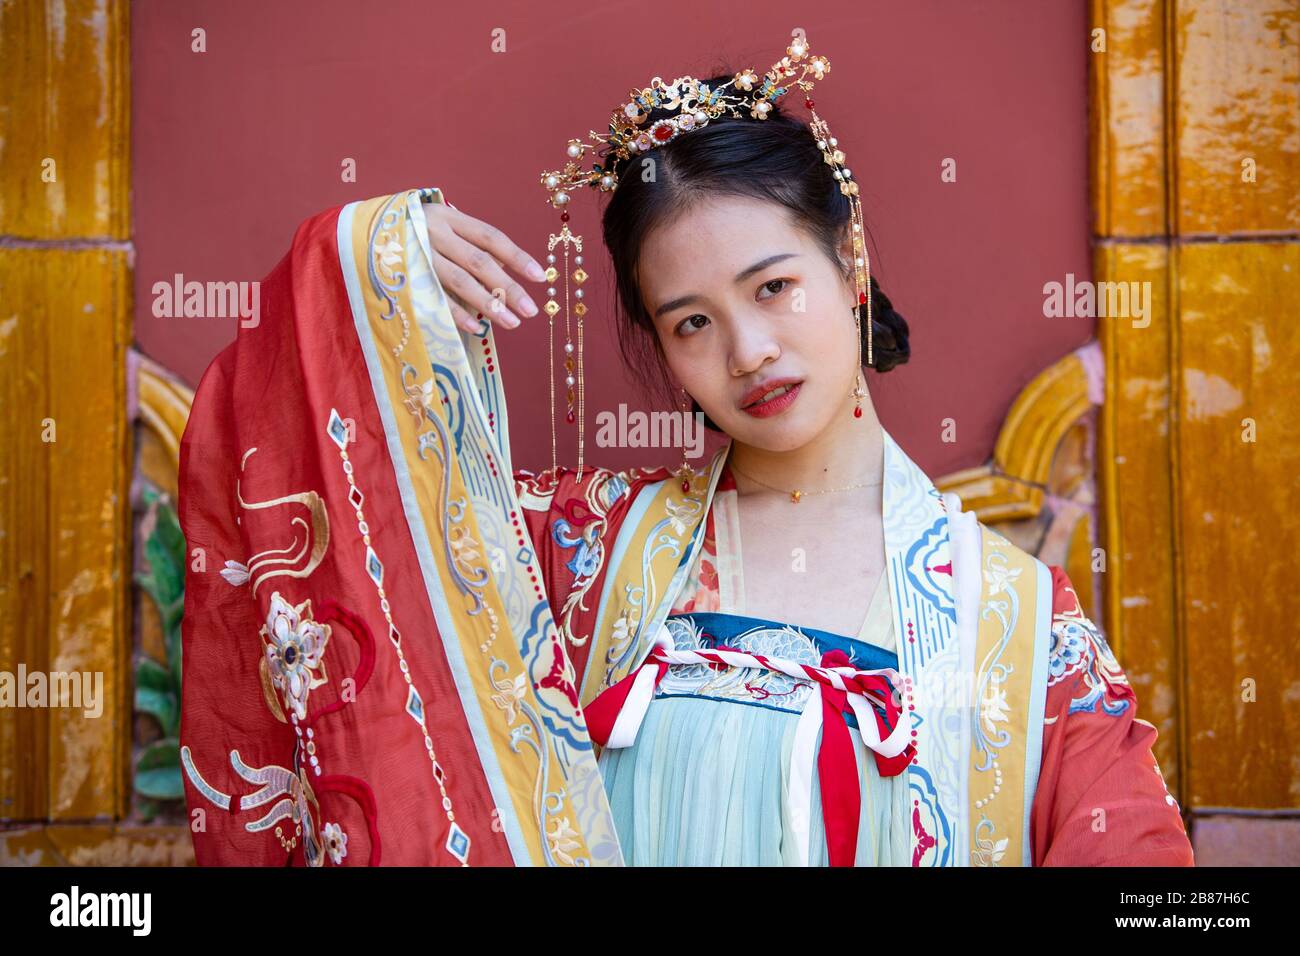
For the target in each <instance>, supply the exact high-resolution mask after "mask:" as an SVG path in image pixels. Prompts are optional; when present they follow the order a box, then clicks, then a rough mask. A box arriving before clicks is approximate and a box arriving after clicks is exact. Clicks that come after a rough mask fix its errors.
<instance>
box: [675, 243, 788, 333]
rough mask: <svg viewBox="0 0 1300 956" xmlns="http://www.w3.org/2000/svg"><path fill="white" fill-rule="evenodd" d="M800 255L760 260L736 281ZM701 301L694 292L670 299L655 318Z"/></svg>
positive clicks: (781, 255) (736, 279) (785, 254)
mask: <svg viewBox="0 0 1300 956" xmlns="http://www.w3.org/2000/svg"><path fill="white" fill-rule="evenodd" d="M798 255H799V254H798V253H797V252H778V253H777V254H776V255H774V256H768V257H767V258H766V259H759V260H758V261H757V262H755V263H754V264H753V265H752V266H749V267H748V268H746V269H742V270H741V271H740V273H738V274H737V276H736V278H735V280H734V281H735V282H744V281H745V280H746V279H748V278H749V277H750V276H752V275H753V274H754V273H755V272H761V271H762V270H763V269H766V268H767V267H768V266H770V265H773V264H775V263H777V262H781V261H782V260H785V259H793V258H795V257H797V256H798ZM699 299H700V296H699V295H698V294H697V293H694V292H692V293H690V294H688V295H683V296H678V297H677V298H676V299H670V300H668V301H667V302H665V303H664V304H663V305H661V306H659V308H657V309H655V314H654V317H655V318H656V319H657V318H659V316H661V315H663V314H664V313H665V312H671V311H672V310H673V309H680V308H681V307H682V306H684V305H690V304H691V303H692V302H697V301H699Z"/></svg>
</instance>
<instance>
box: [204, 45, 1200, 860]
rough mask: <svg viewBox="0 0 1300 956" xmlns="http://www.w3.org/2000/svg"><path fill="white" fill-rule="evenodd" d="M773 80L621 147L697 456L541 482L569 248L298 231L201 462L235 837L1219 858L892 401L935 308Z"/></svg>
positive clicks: (211, 666)
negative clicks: (643, 145)
mask: <svg viewBox="0 0 1300 956" xmlns="http://www.w3.org/2000/svg"><path fill="white" fill-rule="evenodd" d="M787 54H788V56H787V60H786V61H783V62H786V63H787V64H788V62H789V57H790V56H793V57H794V59H795V60H796V61H798V60H799V59H800V58H801V57H803V56H806V48H805V47H804V46H801V45H798V44H792V47H791V49H790V50H788V51H787ZM779 66H780V65H779V64H778V67H779ZM739 78H740V74H736V75H734V76H733V75H731V74H728V75H725V76H720V77H714V78H711V79H710V80H708V81H705V84H706V86H707V88H708V89H711V90H717V89H720V88H722V87H723V86H725V85H726V84H728V83H729V82H730V81H732V80H733V79H737V80H738V79H739ZM775 99H776V98H773V100H775ZM677 105H678V106H680V104H677ZM769 106H770V109H768V110H765V111H763V116H762V118H751V117H747V116H732V115H726V116H720V117H716V118H713V119H712V120H711V121H710V122H708V123H707V124H700V125H698V127H696V128H691V129H690V131H689V132H685V131H683V133H682V135H676V136H673V137H672V138H671V140H670V141H668V142H665V143H663V144H662V145H656V146H655V147H654V148H653V150H651V151H644V150H643V151H642V156H641V158H643V159H644V158H645V157H646V156H651V157H653V159H654V166H653V169H654V175H652V176H645V175H643V171H644V169H645V166H644V164H643V163H634V162H632V161H630V160H629V161H624V162H622V163H619V164H616V165H615V166H614V167H613V168H612V170H611V174H612V175H613V176H614V178H615V180H616V188H615V189H613V190H612V195H611V198H610V201H609V204H608V206H607V207H606V209H605V213H604V240H605V245H606V247H607V248H608V250H609V252H610V255H611V256H612V258H613V263H614V269H615V274H616V276H617V281H618V293H619V302H620V306H621V315H620V320H621V325H620V337H621V343H622V347H623V348H622V351H623V354H624V356H625V358H626V360H627V362H628V363H629V366H630V367H631V368H634V369H636V370H637V371H638V372H642V371H645V370H647V369H654V371H646V375H647V377H648V378H649V379H650V380H651V382H652V383H653V382H654V380H656V379H657V380H658V381H661V382H663V383H668V382H675V383H676V384H677V385H678V386H679V387H680V389H681V390H682V394H683V395H685V396H689V398H690V399H691V400H692V402H693V403H694V404H693V407H694V408H695V409H697V410H701V411H703V412H704V413H705V415H706V416H707V419H708V423H709V425H710V427H712V428H714V429H716V430H718V431H721V432H723V433H725V434H726V435H727V437H728V439H729V440H728V442H727V444H726V446H725V447H724V448H723V449H722V450H721V451H719V452H718V453H717V454H716V455H715V456H714V457H713V459H712V460H711V461H710V462H709V463H708V464H706V465H704V466H703V467H700V468H690V469H683V468H676V469H674V468H673V467H671V466H666V467H663V468H659V469H654V470H642V469H633V470H630V471H626V472H613V471H610V470H608V469H603V468H599V467H591V466H585V467H582V468H579V469H573V468H566V467H557V468H551V469H547V470H546V471H544V472H541V473H540V474H534V473H532V472H529V471H526V470H522V469H521V470H518V471H516V470H515V469H513V468H512V466H511V463H510V451H509V437H508V422H507V416H506V405H505V401H504V395H505V393H504V388H503V385H502V381H501V375H500V368H499V365H498V362H497V358H496V349H495V345H494V337H493V323H494V324H495V328H496V329H497V330H501V329H512V328H515V327H518V325H519V324H520V322H521V317H522V321H528V320H529V317H530V316H533V315H535V314H537V309H536V305H535V304H533V303H532V302H531V300H530V299H529V297H528V294H527V292H526V291H525V288H524V286H523V285H521V284H520V282H519V281H517V280H516V278H515V276H518V277H520V278H521V279H524V281H530V280H531V281H537V278H538V275H539V274H540V265H539V264H538V263H536V262H534V261H533V260H532V259H531V257H530V256H528V254H526V253H525V252H523V250H522V249H520V248H519V247H518V246H517V245H516V244H515V243H514V242H513V241H511V240H510V239H509V238H508V237H507V236H506V235H505V234H504V233H503V232H501V231H500V230H498V229H495V228H494V227H492V226H490V225H488V224H486V223H484V222H482V221H480V220H478V219H476V218H474V217H473V216H472V215H470V214H469V213H467V212H464V211H461V210H457V209H455V208H453V207H452V206H450V205H449V204H447V203H446V202H445V201H444V199H443V196H442V194H441V192H440V191H438V190H433V189H431V190H421V191H412V192H409V193H403V194H398V195H396V196H392V197H383V198H380V199H376V200H371V201H369V202H365V203H353V204H350V205H348V206H345V207H343V208H342V209H337V210H331V211H329V212H327V213H323V214H321V215H320V216H317V217H314V218H313V219H311V220H308V222H307V223H305V224H304V225H303V226H302V227H301V228H300V230H299V232H298V234H297V236H296V237H295V241H294V245H293V249H292V251H291V253H290V255H289V256H287V257H286V258H285V259H284V260H283V261H282V262H281V263H280V265H279V266H278V267H277V269H276V270H275V271H274V272H273V273H272V274H271V275H270V276H269V277H268V278H267V280H266V281H265V282H264V283H263V286H262V290H263V305H262V313H263V320H262V323H261V325H260V326H259V327H258V328H256V329H247V330H241V333H240V337H239V339H238V340H237V342H236V343H235V344H234V345H232V346H231V347H230V348H229V349H227V350H226V351H225V352H223V353H222V355H221V356H219V357H218V358H217V360H216V361H215V362H214V363H213V365H212V367H211V368H210V369H209V371H208V373H207V374H206V375H205V377H204V379H203V382H202V384H201V385H200V388H199V391H198V395H197V397H196V400H195V406H194V411H193V416H192V419H191V423H190V426H189V428H188V429H187V432H186V436H185V441H184V445H183V450H182V497H181V510H182V522H183V526H184V530H185V532H186V536H187V539H188V541H189V545H190V547H191V549H195V553H196V554H199V553H200V549H201V556H202V558H203V559H204V560H202V561H200V560H198V559H197V558H196V561H195V564H194V565H192V567H191V570H190V573H189V574H188V576H187V590H186V618H185V625H184V638H185V674H184V688H185V694H184V710H183V725H182V745H183V747H182V762H183V765H184V769H185V773H186V779H187V797H188V799H189V801H190V807H191V811H192V812H198V811H200V810H202V811H204V812H203V814H202V816H203V818H204V822H205V826H204V828H203V829H197V828H196V829H195V848H196V853H197V855H198V859H199V861H200V862H201V863H226V862H230V863H235V862H238V863H255V862H260V863H267V864H274V863H281V864H282V863H284V862H286V861H289V862H295V863H306V864H308V865H321V864H324V863H333V864H340V863H365V862H369V863H380V862H384V863H422V864H462V865H482V864H489V865H490V864H508V863H516V864H529V863H536V864H548V865H586V864H592V863H597V864H599V863H618V862H620V861H622V862H625V863H628V864H633V865H780V864H785V865H797V866H802V865H826V864H830V865H860V866H869V865H912V866H943V865H1021V864H1032V865H1043V864H1074V865H1100V864H1130V865H1187V864H1190V863H1191V850H1190V846H1189V844H1188V840H1187V837H1186V833H1185V831H1184V828H1183V825H1182V821H1181V818H1180V816H1179V813H1178V809H1177V806H1176V804H1175V803H1174V801H1173V799H1172V797H1170V796H1169V794H1168V792H1167V791H1166V789H1165V786H1164V783H1163V780H1162V779H1161V777H1160V773H1159V769H1158V767H1157V765H1156V762H1155V760H1154V758H1153V756H1152V750H1151V746H1152V743H1153V741H1154V739H1155V736H1156V732H1155V728H1154V727H1153V726H1152V725H1150V724H1148V723H1145V722H1144V721H1141V720H1139V719H1138V718H1137V702H1136V698H1135V696H1134V694H1133V690H1132V687H1131V686H1130V685H1129V683H1128V681H1127V680H1126V679H1125V677H1124V674H1123V672H1122V670H1121V669H1120V668H1119V666H1118V664H1117V663H1116V661H1115V659H1114V657H1113V656H1112V655H1111V653H1110V651H1109V649H1108V648H1107V646H1106V643H1105V640H1104V639H1103V638H1102V636H1101V634H1100V633H1099V631H1098V630H1097V629H1096V627H1095V626H1094V625H1093V624H1092V623H1091V622H1090V621H1089V620H1088V619H1087V618H1086V617H1085V616H1084V615H1083V614H1082V612H1081V610H1080V608H1079V605H1078V602H1077V599H1076V597H1075V594H1074V591H1073V589H1072V588H1071V586H1070V583H1069V581H1068V579H1067V578H1066V576H1065V574H1064V572H1063V571H1061V570H1060V569H1059V568H1054V567H1053V568H1048V567H1046V566H1044V565H1043V564H1042V563H1041V562H1039V561H1037V560H1036V559H1034V558H1033V557H1032V556H1030V555H1027V554H1025V553H1024V552H1021V551H1019V550H1018V549H1016V548H1015V547H1014V546H1012V545H1011V544H1010V543H1009V542H1007V541H1006V540H1005V539H1003V538H1001V537H1000V536H998V535H997V534H996V533H994V532H992V531H990V530H989V529H987V528H983V527H982V526H981V525H979V523H978V522H977V521H976V520H975V519H974V517H973V515H971V514H970V513H962V512H961V510H960V502H959V501H958V500H957V499H956V498H955V497H954V496H951V495H944V496H941V495H939V494H938V493H937V492H936V491H935V489H934V487H933V485H932V484H931V483H930V481H929V479H928V478H927V477H926V476H925V475H924V474H923V473H922V472H921V471H920V469H919V468H917V466H916V465H915V464H914V463H913V462H912V461H911V460H910V459H909V458H908V457H907V456H906V455H905V454H904V453H903V451H902V450H901V449H900V448H899V447H898V445H897V444H896V443H895V442H894V441H893V440H892V439H891V438H890V437H889V435H888V434H887V433H886V432H885V431H884V430H883V429H882V428H881V425H880V423H879V421H878V419H877V417H876V415H875V412H874V409H873V406H872V403H871V401H870V398H869V396H868V395H867V394H866V392H865V384H866V379H865V375H864V372H863V367H864V365H865V364H867V352H868V349H867V343H866V339H867V335H868V334H871V335H872V339H873V341H872V346H871V349H870V351H871V353H872V354H871V363H870V364H871V367H873V368H874V370H875V371H876V372H877V373H883V372H887V371H888V370H889V369H891V368H893V367H894V366H895V365H897V364H900V363H902V362H905V361H907V358H908V355H909V346H908V326H907V323H906V322H905V321H904V320H903V318H902V317H901V316H900V315H898V314H897V313H896V312H895V311H894V310H893V308H892V306H891V304H890V302H889V300H888V298H886V297H885V295H884V293H883V292H882V291H881V290H880V288H879V286H878V284H876V282H875V281H874V279H873V280H871V281H870V296H871V302H870V303H864V302H862V301H861V298H862V297H861V296H860V294H859V288H860V287H859V286H858V285H856V284H855V282H856V281H858V280H859V278H860V277H859V276H857V275H856V273H855V266H859V267H860V265H861V263H860V262H855V259H856V258H857V256H856V252H857V250H856V249H855V243H854V239H855V236H854V232H855V230H854V229H853V224H854V221H855V219H854V217H853V215H852V209H851V204H850V202H849V200H848V198H847V197H848V193H846V191H845V190H844V189H843V188H842V185H843V183H844V179H842V178H840V177H839V176H836V175H833V170H832V168H831V165H830V164H828V163H827V162H826V161H824V160H825V150H824V149H823V147H822V146H819V144H818V137H817V135H816V134H815V133H814V131H813V130H812V129H810V128H809V125H808V124H807V123H805V122H804V121H802V120H800V119H798V118H797V117H795V116H793V115H791V114H790V113H789V112H788V111H786V110H783V109H782V108H781V106H780V105H779V104H778V103H776V102H774V101H773V102H770V103H769ZM673 115H674V110H673V109H672V108H671V107H670V106H662V105H661V106H656V107H655V108H654V109H652V110H649V111H648V115H646V116H645V117H643V121H644V122H645V124H646V125H647V127H648V128H649V127H652V126H653V124H655V123H656V122H658V121H660V120H663V119H665V118H668V117H671V116H673ZM823 145H824V144H823ZM421 200H423V202H421ZM552 264H553V263H552ZM579 265H580V263H579ZM533 267H537V269H536V270H534V269H533ZM547 281H549V282H551V283H554V275H553V274H552V277H551V278H549V279H548V280H547ZM868 305H869V306H870V308H868ZM488 320H490V321H488ZM458 329H459V331H458ZM218 568H219V569H220V574H219V575H215V574H212V573H211V570H216V569H218ZM593 741H594V743H593ZM213 808H216V809H217V810H219V811H220V812H219V813H214V812H211V811H212V810H213ZM272 833H273V834H274V836H273V837H272V836H271V834H272Z"/></svg>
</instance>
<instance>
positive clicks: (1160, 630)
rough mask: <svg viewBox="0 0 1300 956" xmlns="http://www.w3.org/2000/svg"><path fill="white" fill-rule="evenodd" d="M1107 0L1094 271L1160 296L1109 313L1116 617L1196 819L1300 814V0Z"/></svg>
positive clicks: (1110, 588)
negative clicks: (1237, 813) (1138, 311)
mask: <svg viewBox="0 0 1300 956" xmlns="http://www.w3.org/2000/svg"><path fill="white" fill-rule="evenodd" d="M1091 14H1092V23H1091V24H1090V26H1091V28H1092V30H1093V31H1094V32H1093V35H1092V39H1093V42H1094V47H1093V49H1094V53H1093V57H1092V77H1091V82H1092V92H1093V107H1092V115H1091V118H1090V120H1091V127H1092V134H1093V136H1092V151H1093V164H1092V167H1093V169H1092V189H1093V200H1094V208H1095V210H1096V218H1095V230H1096V254H1095V263H1096V270H1095V274H1096V277H1097V278H1098V279H1099V280H1100V281H1139V282H1142V281H1146V282H1150V283H1151V286H1150V288H1151V290H1152V293H1153V297H1154V299H1155V308H1154V309H1153V310H1152V316H1151V324H1150V325H1149V326H1148V327H1146V328H1133V327H1132V323H1131V321H1130V320H1127V319H1122V320H1116V319H1110V320H1102V321H1100V322H1099V323H1098V330H1099V332H1098V334H1099V338H1100V339H1101V342H1102V346H1103V350H1104V353H1105V356H1106V363H1107V390H1106V408H1105V409H1104V411H1103V416H1102V427H1101V434H1100V447H1101V449H1102V453H1101V456H1100V458H1101V461H1100V464H1099V470H1100V472H1101V474H1100V479H1101V486H1102V496H1103V509H1102V514H1103V523H1104V525H1105V529H1106V541H1107V549H1108V553H1109V556H1110V559H1111V562H1110V566H1109V568H1108V573H1107V574H1106V575H1105V577H1104V581H1103V586H1104V588H1105V595H1106V624H1107V631H1108V634H1109V635H1110V636H1111V638H1112V640H1113V641H1114V643H1115V645H1116V652H1117V653H1118V654H1119V655H1120V659H1121V662H1122V663H1123V664H1124V666H1125V668H1126V670H1128V671H1129V673H1130V676H1131V677H1132V678H1133V679H1134V683H1135V684H1136V685H1137V690H1138V693H1139V697H1140V699H1141V700H1142V711H1141V713H1142V715H1143V716H1145V718H1146V719H1148V720H1150V721H1151V722H1152V723H1154V724H1156V726H1157V727H1158V728H1159V729H1160V732H1161V736H1160V741H1159V745H1158V750H1157V757H1158V759H1159V760H1160V762H1161V766H1162V769H1163V770H1164V773H1165V777H1166V780H1167V781H1168V783H1169V785H1170V788H1171V790H1172V791H1173V792H1174V793H1175V795H1176V796H1178V797H1179V799H1180V801H1181V802H1182V806H1183V810H1184V811H1185V812H1188V813H1191V814H1193V815H1195V814H1196V813H1198V812H1209V811H1212V810H1214V809H1216V808H1234V809H1240V810H1255V809H1263V810H1288V809H1295V808H1300V760H1297V752H1296V743H1295V741H1296V740H1298V739H1300V735H1298V734H1297V732H1296V731H1297V730H1300V726H1297V720H1296V710H1295V705H1294V701H1293V699H1292V698H1293V697H1294V688H1295V687H1297V686H1300V666H1298V665H1297V663H1296V656H1295V653H1294V651H1295V641H1296V634H1297V629H1296V625H1295V621H1296V619H1297V616H1300V606H1298V605H1297V600H1296V599H1295V598H1294V597H1293V596H1292V595H1293V593H1294V588H1291V587H1289V585H1288V581H1287V580H1286V579H1285V578H1284V577H1283V576H1284V575H1286V576H1287V577H1289V571H1290V566H1291V565H1292V564H1293V563H1294V562H1293V561H1292V560H1291V557H1290V556H1291V555H1292V554H1293V553H1294V552H1295V550H1296V545H1297V542H1300V520H1297V517H1296V515H1295V511H1294V509H1293V508H1288V507H1287V504H1288V503H1289V499H1290V493H1291V492H1293V490H1294V489H1295V487H1296V482H1297V478H1296V476H1297V474H1300V452H1297V445H1296V434H1297V431H1296V430H1297V428H1298V427H1300V412H1297V404H1296V401H1295V398H1294V396H1295V395H1296V394H1297V392H1298V391H1300V375H1298V374H1297V371H1296V369H1297V367H1298V364H1300V333H1298V332H1297V331H1296V329H1295V320H1296V317H1297V314H1298V313H1300V309H1297V302H1298V301H1300V284H1298V280H1300V236H1298V235H1297V229H1298V228H1300V188H1298V187H1297V180H1298V179H1300V4H1296V3H1295V2H1294V0H1237V2H1229V0H1093V2H1092V4H1091ZM1099 30H1100V31H1104V38H1105V48H1104V50H1101V51H1099V50H1098V49H1097V46H1096V41H1097V36H1098V34H1097V31H1099ZM1246 419H1249V420H1251V421H1252V422H1253V423H1254V428H1255V433H1254V435H1253V436H1251V435H1250V434H1249V428H1248V426H1247V425H1243V420H1246ZM1250 437H1253V438H1254V440H1253V441H1251V440H1247V439H1248V438H1250Z"/></svg>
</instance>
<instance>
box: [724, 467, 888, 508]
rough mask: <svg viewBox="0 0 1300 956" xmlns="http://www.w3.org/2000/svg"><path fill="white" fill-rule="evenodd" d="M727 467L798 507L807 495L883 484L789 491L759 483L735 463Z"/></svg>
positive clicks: (868, 483)
mask: <svg viewBox="0 0 1300 956" xmlns="http://www.w3.org/2000/svg"><path fill="white" fill-rule="evenodd" d="M727 466H728V467H729V468H730V469H731V470H732V471H734V472H737V473H739V474H741V475H744V476H745V477H746V478H748V479H749V480H750V481H752V482H754V484H756V485H762V486H763V487H764V488H770V489H771V490H772V491H779V492H781V493H782V494H787V495H789V496H790V501H791V502H793V503H794V504H796V505H797V504H798V503H799V499H801V498H803V497H804V496H805V495H829V494H832V493H834V492H836V491H852V490H853V489H854V488H875V487H876V486H878V485H880V484H881V482H880V481H864V482H860V483H859V484H856V485H845V486H844V487H843V488H823V489H821V490H820V491H801V490H800V489H798V488H795V489H789V488H778V487H776V485H769V484H768V483H767V482H765V481H759V480H758V479H757V478H755V477H754V476H753V475H751V474H749V473H747V472H744V471H741V470H740V469H739V468H737V467H736V465H735V463H734V462H730V461H729V462H727Z"/></svg>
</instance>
